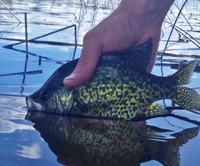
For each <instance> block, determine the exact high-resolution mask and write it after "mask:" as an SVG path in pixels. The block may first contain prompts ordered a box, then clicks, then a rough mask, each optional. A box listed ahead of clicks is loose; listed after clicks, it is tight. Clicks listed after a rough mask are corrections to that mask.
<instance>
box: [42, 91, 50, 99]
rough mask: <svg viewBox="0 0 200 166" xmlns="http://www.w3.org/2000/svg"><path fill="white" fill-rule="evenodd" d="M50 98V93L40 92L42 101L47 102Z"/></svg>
mask: <svg viewBox="0 0 200 166" xmlns="http://www.w3.org/2000/svg"><path fill="white" fill-rule="evenodd" d="M48 98H49V93H48V92H47V91H41V92H40V99H41V100H42V101H47V100H48Z"/></svg>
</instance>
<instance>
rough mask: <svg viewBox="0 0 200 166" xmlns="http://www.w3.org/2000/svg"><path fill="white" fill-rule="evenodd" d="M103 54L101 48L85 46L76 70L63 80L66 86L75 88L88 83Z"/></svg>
mask: <svg viewBox="0 0 200 166" xmlns="http://www.w3.org/2000/svg"><path fill="white" fill-rule="evenodd" d="M100 56H101V49H100V48H98V47H97V48H94V47H92V46H90V45H89V46H88V45H87V46H85V47H84V46H83V49H82V52H81V57H80V59H79V61H78V63H77V66H76V68H75V70H74V71H73V72H72V73H71V74H70V75H69V76H68V77H66V78H65V79H64V80H63V83H64V85H65V86H66V87H69V88H73V87H77V86H80V85H82V84H84V83H86V82H87V81H88V80H89V79H90V78H91V77H92V75H93V73H94V71H95V69H96V66H97V64H98V60H99V57H100Z"/></svg>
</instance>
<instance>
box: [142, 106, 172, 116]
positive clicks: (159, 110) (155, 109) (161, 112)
mask: <svg viewBox="0 0 200 166" xmlns="http://www.w3.org/2000/svg"><path fill="white" fill-rule="evenodd" d="M170 113H171V112H170V111H169V110H167V109H166V108H165V107H163V106H162V105H160V104H157V103H152V104H151V105H150V106H148V107H147V108H146V109H144V114H145V118H146V119H149V118H153V117H158V116H166V115H170Z"/></svg>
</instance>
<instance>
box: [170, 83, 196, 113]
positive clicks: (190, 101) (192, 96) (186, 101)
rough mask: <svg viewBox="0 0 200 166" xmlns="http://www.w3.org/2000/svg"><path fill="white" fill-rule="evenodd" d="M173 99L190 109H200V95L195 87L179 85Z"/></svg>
mask: <svg viewBox="0 0 200 166" xmlns="http://www.w3.org/2000/svg"><path fill="white" fill-rule="evenodd" d="M172 100H173V101H174V102H175V103H177V104H178V105H180V106H181V107H183V108H185V109H187V110H189V111H192V112H194V110H198V111H200V95H199V94H198V93H197V92H196V91H195V90H193V89H190V88H187V87H182V86H179V87H178V90H177V92H176V95H175V97H174V98H173V99H172Z"/></svg>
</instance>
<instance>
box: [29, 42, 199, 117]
mask: <svg viewBox="0 0 200 166" xmlns="http://www.w3.org/2000/svg"><path fill="white" fill-rule="evenodd" d="M151 52H152V39H149V40H148V41H146V42H145V43H143V44H141V45H139V46H137V47H134V48H132V49H129V50H125V51H118V52H111V53H105V54H103V55H102V56H101V57H100V59H99V63H98V65H97V68H96V70H95V72H94V75H93V76H92V78H91V79H90V80H89V81H88V82H87V83H85V84H84V85H81V86H79V87H75V88H67V87H65V86H64V85H63V79H64V78H65V77H67V76H68V75H70V74H71V73H72V71H73V70H74V69H75V67H76V64H77V62H78V60H74V61H71V62H69V63H67V64H65V65H63V66H61V67H60V68H58V69H57V70H56V71H55V72H54V73H53V74H52V76H51V77H50V78H49V79H48V80H47V82H46V83H45V84H44V85H43V86H42V87H41V88H40V89H39V90H38V91H36V92H35V93H34V94H32V95H30V96H29V97H27V98H26V102H27V105H28V108H29V110H34V109H37V110H39V111H46V112H56V113H61V114H67V115H68V114H70V115H81V116H93V117H112V118H123V119H126V120H132V119H137V120H140V119H148V118H153V117H156V116H165V115H169V114H170V113H171V112H170V111H168V110H166V109H165V108H164V107H163V106H162V105H158V104H156V103H154V102H155V101H158V100H161V99H171V100H173V101H174V102H175V103H176V104H179V105H180V106H181V107H183V108H185V109H187V110H189V111H194V110H197V111H200V96H199V94H198V93H196V91H195V90H191V89H189V88H185V87H183V85H185V84H187V83H189V82H190V79H191V76H192V73H193V70H194V67H195V66H196V62H197V60H195V61H192V62H190V63H189V64H188V65H187V66H186V67H184V68H183V69H181V70H179V71H177V72H176V73H175V74H173V75H171V76H168V77H159V76H155V75H153V74H150V73H148V72H147V66H148V63H149V60H150V55H151Z"/></svg>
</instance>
